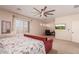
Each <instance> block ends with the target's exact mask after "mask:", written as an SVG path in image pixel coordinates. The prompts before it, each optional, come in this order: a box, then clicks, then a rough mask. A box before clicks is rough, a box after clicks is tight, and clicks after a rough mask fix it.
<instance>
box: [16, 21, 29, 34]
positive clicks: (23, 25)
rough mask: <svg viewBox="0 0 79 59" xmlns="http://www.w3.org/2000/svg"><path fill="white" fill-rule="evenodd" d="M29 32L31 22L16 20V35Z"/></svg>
mask: <svg viewBox="0 0 79 59" xmlns="http://www.w3.org/2000/svg"><path fill="white" fill-rule="evenodd" d="M27 32H29V21H25V20H16V33H27Z"/></svg>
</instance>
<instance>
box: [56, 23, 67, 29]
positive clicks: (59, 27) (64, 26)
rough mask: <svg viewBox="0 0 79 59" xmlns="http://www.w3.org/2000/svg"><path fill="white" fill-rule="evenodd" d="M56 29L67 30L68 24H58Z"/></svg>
mask: <svg viewBox="0 0 79 59" xmlns="http://www.w3.org/2000/svg"><path fill="white" fill-rule="evenodd" d="M55 29H56V30H65V29H66V24H56V25H55Z"/></svg>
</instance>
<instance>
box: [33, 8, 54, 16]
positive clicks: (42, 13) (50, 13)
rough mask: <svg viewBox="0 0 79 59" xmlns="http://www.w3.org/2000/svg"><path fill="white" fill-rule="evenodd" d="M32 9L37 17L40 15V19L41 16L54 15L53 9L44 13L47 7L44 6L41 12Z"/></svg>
mask: <svg viewBox="0 0 79 59" xmlns="http://www.w3.org/2000/svg"><path fill="white" fill-rule="evenodd" d="M33 9H34V10H36V11H37V12H38V14H37V15H40V17H41V16H45V17H47V16H48V15H54V14H53V13H52V12H54V11H55V10H54V9H53V10H48V11H46V9H47V6H44V8H43V9H41V10H38V9H36V8H33Z"/></svg>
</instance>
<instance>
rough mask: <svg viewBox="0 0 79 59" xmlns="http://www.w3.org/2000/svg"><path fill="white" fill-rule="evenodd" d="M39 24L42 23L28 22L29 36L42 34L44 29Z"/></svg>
mask: <svg viewBox="0 0 79 59" xmlns="http://www.w3.org/2000/svg"><path fill="white" fill-rule="evenodd" d="M41 23H43V22H42V21H39V20H38V21H36V20H32V21H31V22H30V33H31V34H37V35H40V34H43V32H44V29H43V27H42V26H41V25H40V24H41Z"/></svg>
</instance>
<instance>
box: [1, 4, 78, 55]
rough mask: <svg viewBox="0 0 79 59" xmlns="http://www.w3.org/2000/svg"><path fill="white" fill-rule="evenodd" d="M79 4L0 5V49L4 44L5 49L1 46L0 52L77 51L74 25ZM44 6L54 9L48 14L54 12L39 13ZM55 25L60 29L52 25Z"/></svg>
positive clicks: (48, 9) (47, 9) (47, 8)
mask: <svg viewBox="0 0 79 59" xmlns="http://www.w3.org/2000/svg"><path fill="white" fill-rule="evenodd" d="M78 7H79V6H78V5H47V6H46V5H34V6H33V5H24V6H23V5H4V6H3V5H0V28H1V29H0V47H1V48H0V49H2V48H3V49H4V48H5V47H6V50H7V51H4V50H3V49H2V50H3V51H2V50H1V51H0V53H5V54H6V53H8V54H20V53H22V54H34V53H36V54H40V53H44V54H45V53H49V54H50V53H51V54H58V53H59V54H60V53H62V54H64V53H72V54H73V53H79V47H78V44H79V40H78V38H79V37H78V33H79V31H78V27H76V26H78V22H79V20H78V19H79V18H78V17H79V11H78V10H79V8H78ZM43 8H45V9H46V10H45V11H50V10H53V12H51V13H53V14H54V15H53V14H51V13H48V14H51V15H43V14H42V13H44V12H45V11H44V12H43V11H42V13H41V14H39V12H38V11H37V10H39V11H40V10H42V9H43ZM36 9H37V10H36ZM56 26H58V27H61V26H63V28H55V27H56ZM46 29H48V30H50V31H48V32H51V33H48V34H49V35H46V34H45V30H46ZM54 32H55V33H54ZM52 33H54V34H52ZM24 34H25V35H24ZM54 36H55V37H54ZM29 37H30V38H29ZM26 38H27V39H26ZM10 39H11V40H10ZM16 39H17V40H16ZM18 39H19V40H18ZM21 39H22V40H21ZM25 39H26V40H25ZM36 39H37V40H36ZM39 40H40V41H39ZM27 41H28V42H27ZM2 43H3V44H2ZM4 43H5V44H4ZM63 44H65V45H63ZM61 45H62V46H61ZM4 46H5V47H4ZM26 46H27V47H26ZM8 48H9V49H8ZM13 48H14V49H13ZM61 48H62V49H61ZM72 48H73V50H72ZM51 49H52V50H51ZM49 51H50V52H49Z"/></svg>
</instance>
